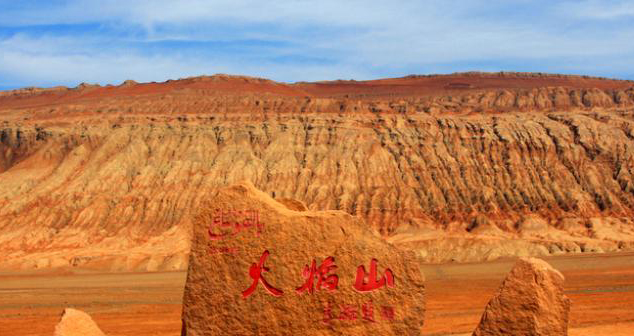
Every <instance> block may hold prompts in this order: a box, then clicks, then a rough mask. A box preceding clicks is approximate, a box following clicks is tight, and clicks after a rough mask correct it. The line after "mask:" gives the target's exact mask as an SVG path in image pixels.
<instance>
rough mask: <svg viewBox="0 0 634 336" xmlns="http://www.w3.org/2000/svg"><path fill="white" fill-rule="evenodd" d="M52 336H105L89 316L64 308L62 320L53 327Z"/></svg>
mask: <svg viewBox="0 0 634 336" xmlns="http://www.w3.org/2000/svg"><path fill="white" fill-rule="evenodd" d="M54 336H106V334H104V333H103V332H102V331H101V330H100V329H99V327H98V326H97V324H96V323H95V321H93V320H92V318H91V317H90V315H88V314H86V313H84V312H83V311H80V310H76V309H72V308H66V309H65V310H64V313H63V314H62V319H61V320H60V321H59V323H58V324H57V326H55V335H54Z"/></svg>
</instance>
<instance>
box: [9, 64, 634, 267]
mask: <svg viewBox="0 0 634 336" xmlns="http://www.w3.org/2000/svg"><path fill="white" fill-rule="evenodd" d="M633 87H634V84H633V83H632V82H628V81H617V80H606V79H598V78H584V77H570V76H558V75H542V74H509V73H502V74H483V73H468V74H456V75H447V76H415V77H406V78H402V79H390V80H378V81H367V82H354V81H336V82H323V83H297V84H283V83H275V82H272V81H268V80H263V79H257V78H250V77H234V76H226V75H220V76H213V77H198V78H192V79H186V80H178V81H168V82H166V83H151V84H136V83H133V82H127V83H125V84H123V85H121V86H118V87H95V86H89V85H82V86H80V87H78V88H75V89H67V88H55V89H29V90H20V91H11V92H3V93H0V122H1V123H0V246H2V247H1V248H0V249H1V250H2V252H3V254H2V256H1V257H0V268H32V267H39V268H47V267H70V266H82V267H94V268H102V269H103V268H108V269H113V270H131V269H143V270H156V269H180V268H183V267H184V265H185V263H186V257H185V256H186V254H187V249H188V241H189V237H188V234H189V218H190V215H191V214H192V213H193V212H195V211H196V209H197V206H198V205H199V201H200V200H201V198H202V196H203V195H204V194H205V193H208V192H211V190H213V189H214V188H215V187H217V186H223V185H227V184H230V183H233V182H236V181H239V180H243V179H248V180H251V181H252V182H253V183H254V184H255V185H256V186H257V187H258V188H260V189H261V190H263V191H266V192H268V193H270V194H271V195H273V196H274V197H276V198H292V199H296V200H300V201H303V202H304V203H305V204H306V205H307V206H308V207H309V208H311V209H342V210H345V211H348V212H350V213H353V214H356V215H359V216H361V217H363V218H364V219H366V221H367V223H368V225H371V226H373V227H374V228H376V229H377V230H378V231H379V232H380V233H381V234H383V235H384V236H385V237H386V238H388V239H389V240H390V241H392V242H393V243H395V244H397V245H400V246H402V247H406V248H410V249H414V250H416V251H418V252H419V253H420V254H421V255H422V256H424V257H425V258H426V259H427V260H429V261H432V262H440V261H447V260H452V259H454V260H459V261H471V260H482V259H492V258H497V257H500V256H506V255H528V254H532V255H545V254H552V253H564V252H582V251H585V252H591V251H595V252H601V251H617V250H623V249H632V248H634V223H633V222H632V219H631V218H632V212H633V211H634V181H633V175H632V174H634V170H633V169H634V167H633V166H634V161H633V160H632V155H633V154H634V150H633V146H634V119H633V113H634V89H633Z"/></svg>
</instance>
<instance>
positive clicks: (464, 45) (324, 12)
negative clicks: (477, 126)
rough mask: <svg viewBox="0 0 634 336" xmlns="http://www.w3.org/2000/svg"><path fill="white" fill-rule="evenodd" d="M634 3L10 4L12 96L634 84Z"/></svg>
mask: <svg viewBox="0 0 634 336" xmlns="http://www.w3.org/2000/svg"><path fill="white" fill-rule="evenodd" d="M633 41H634V0H630V1H616V0H614V1H612V0H601V1H598V0H575V1H572V0H559V1H552V0H486V1H485V0H482V1H480V0H460V1H458V0H441V1H413V0H390V1H385V0H384V1H373V0H372V1H371V0H367V1H358V0H319V1H307V0H287V1H279V0H267V1H262V0H257V1H250V0H190V1H175V0H152V1H146V0H126V1H121V0H101V1H98V0H21V1H15V0H0V90H7V89H13V88H19V87H27V86H40V87H50V86H56V85H66V86H76V85H77V84H79V83H81V82H87V83H97V84H101V85H106V84H115V85H117V84H120V83H121V82H123V81H124V80H126V79H133V80H136V81H138V82H150V81H165V80H168V79H178V78H184V77H191V76H199V75H211V74H216V73H227V74H236V75H249V76H257V77H265V78H269V79H273V80H276V81H282V82H296V81H318V80H334V79H356V80H366V79H375V78H386V77H401V76H406V75H410V74H437V73H453V72H462V71H474V70H480V71H535V72H549V73H565V74H585V75H594V76H605V77H614V78H623V79H634V66H633V65H634V42H633Z"/></svg>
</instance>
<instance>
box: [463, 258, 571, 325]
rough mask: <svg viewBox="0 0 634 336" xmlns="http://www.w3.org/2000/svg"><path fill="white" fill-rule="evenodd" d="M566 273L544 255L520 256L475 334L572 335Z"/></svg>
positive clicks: (485, 312)
mask: <svg viewBox="0 0 634 336" xmlns="http://www.w3.org/2000/svg"><path fill="white" fill-rule="evenodd" d="M569 312H570V300H569V299H568V298H567V297H566V296H565V295H564V276H563V275H562V274H561V273H559V271H557V270H556V269H554V268H553V267H552V266H550V265H549V264H548V263H546V262H545V261H543V260H541V259H536V258H526V259H520V260H519V261H518V262H517V264H515V266H514V267H513V269H512V270H511V272H510V273H509V275H508V276H507V277H506V279H504V282H502V285H501V286H500V288H499V289H498V291H497V293H496V294H495V296H494V297H493V299H491V301H489V303H488V305H487V307H486V308H485V311H484V314H483V315H482V319H481V320H480V324H479V325H478V327H477V328H476V330H475V331H474V332H473V335H474V336H506V335H514V336H524V335H525V336H565V335H568V314H569Z"/></svg>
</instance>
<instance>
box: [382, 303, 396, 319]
mask: <svg viewBox="0 0 634 336" xmlns="http://www.w3.org/2000/svg"><path fill="white" fill-rule="evenodd" d="M381 315H382V316H383V319H385V320H390V321H392V320H394V315H395V312H394V307H387V306H382V307H381Z"/></svg>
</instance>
